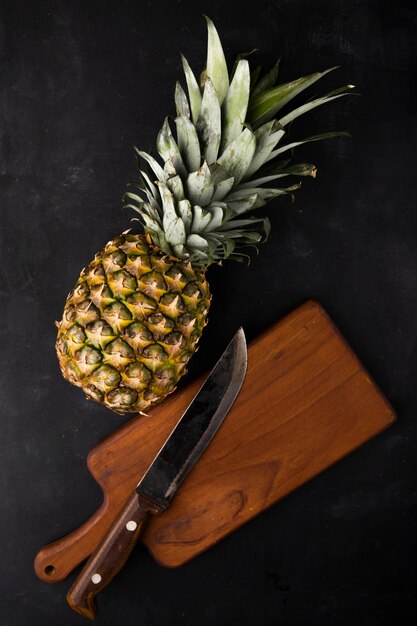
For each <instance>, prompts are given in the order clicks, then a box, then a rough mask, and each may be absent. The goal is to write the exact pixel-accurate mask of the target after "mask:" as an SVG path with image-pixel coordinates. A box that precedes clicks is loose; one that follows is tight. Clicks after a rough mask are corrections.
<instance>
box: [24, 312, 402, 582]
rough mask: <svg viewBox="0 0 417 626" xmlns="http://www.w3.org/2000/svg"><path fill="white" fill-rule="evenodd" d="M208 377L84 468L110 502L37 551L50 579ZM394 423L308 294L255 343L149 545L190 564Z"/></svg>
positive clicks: (149, 532)
mask: <svg viewBox="0 0 417 626" xmlns="http://www.w3.org/2000/svg"><path fill="white" fill-rule="evenodd" d="M200 384H201V380H196V381H194V383H192V384H191V385H189V386H188V387H187V388H185V389H184V390H182V391H180V392H178V393H176V394H175V395H174V396H172V397H171V398H170V399H168V400H166V401H165V402H164V403H163V404H162V405H161V406H159V407H156V408H155V409H154V410H153V411H152V414H151V415H150V416H149V417H138V418H134V419H133V420H132V421H131V422H129V423H128V424H127V425H126V426H124V427H123V428H121V429H120V430H119V431H117V432H116V433H114V434H113V435H111V436H110V437H109V438H107V439H106V440H105V441H103V442H102V443H101V444H99V445H98V446H97V447H96V448H95V449H94V450H93V451H92V452H91V453H90V455H89V457H88V468H89V470H90V472H91V473H92V475H93V476H94V477H95V479H96V480H97V482H98V483H99V484H100V485H101V487H102V489H103V492H104V502H103V505H102V507H101V508H100V509H99V511H98V512H97V513H96V514H95V515H94V516H93V517H92V518H91V519H90V520H89V521H88V522H86V523H85V524H84V525H83V526H82V527H81V528H79V529H77V530H76V531H74V532H73V533H71V534H70V535H68V536H67V537H65V538H63V539H61V540H59V541H57V542H54V543H52V544H50V545H48V546H46V547H45V548H43V549H42V550H41V551H40V552H39V553H38V555H37V557H36V560H35V570H36V573H37V575H38V576H39V577H40V578H41V579H42V580H45V581H47V582H57V581H59V580H62V579H63V578H65V576H66V575H67V574H68V573H69V572H70V571H71V570H72V569H73V568H74V567H76V565H78V564H79V563H80V562H81V561H82V560H84V559H85V558H87V557H88V556H89V555H90V554H91V552H93V551H94V550H95V549H96V547H97V545H98V544H99V542H100V540H101V539H102V537H103V534H104V533H105V532H106V531H107V530H108V529H109V527H110V526H111V524H112V522H113V520H114V519H115V517H116V515H117V513H118V511H119V510H120V509H121V507H122V506H123V504H124V503H125V502H126V500H127V499H128V498H129V496H130V494H131V491H132V490H133V489H134V487H135V485H136V483H137V482H138V480H139V479H140V477H141V476H142V475H143V473H144V472H145V470H146V469H147V467H148V465H149V464H150V463H151V461H152V459H153V458H154V456H155V454H156V453H157V451H158V450H159V448H160V447H161V445H162V443H163V442H164V441H165V439H166V437H167V436H168V434H169V432H170V431H171V429H172V428H173V426H174V425H175V423H176V422H177V421H178V419H179V418H180V416H181V414H182V412H183V410H184V408H185V407H186V406H187V405H188V403H189V402H190V401H191V399H192V397H193V396H194V394H195V393H196V391H197V389H198V387H199V385H200ZM394 419H395V415H394V412H393V410H392V408H391V406H390V405H389V403H388V402H387V400H386V399H385V398H384V396H383V395H382V393H381V392H380V390H379V389H378V388H377V387H376V385H375V383H374V382H373V381H372V379H371V378H370V376H369V374H368V373H367V372H366V371H365V370H364V368H363V367H362V365H361V364H360V362H359V361H358V359H357V358H356V356H355V355H354V353H353V352H352V350H351V349H350V348H349V346H348V344H347V343H346V341H345V340H344V339H343V337H342V336H341V335H340V333H339V331H338V330H337V329H336V327H335V326H334V324H333V323H332V321H331V320H330V319H329V317H328V316H327V314H326V313H325V312H324V310H323V309H322V308H321V307H320V305H318V304H317V303H316V302H313V301H309V302H307V303H306V304H304V305H303V306H301V307H299V308H298V309H296V310H295V311H293V312H292V313H291V314H289V315H288V316H286V317H285V318H284V319H282V320H281V321H279V322H278V323H276V324H275V325H274V326H273V327H272V328H270V329H269V330H267V331H266V332H265V333H263V334H262V335H261V336H260V337H258V338H256V339H255V340H254V341H252V342H251V344H250V346H249V356H248V372H247V376H246V379H245V382H244V384H243V387H242V390H241V393H240V394H239V396H238V398H237V400H236V402H235V404H234V406H233V407H232V409H231V411H230V413H229V415H228V416H227V418H226V420H225V422H224V424H223V425H222V427H221V428H220V430H219V432H218V433H217V435H216V437H215V439H214V440H213V442H212V444H211V445H210V447H209V448H208V450H207V451H206V452H205V453H204V455H203V457H202V458H201V460H200V461H199V463H198V464H197V465H196V467H195V468H194V469H193V471H192V472H191V474H190V475H189V477H188V478H187V479H186V481H185V482H184V485H183V486H182V488H181V489H180V490H179V492H178V494H177V496H176V498H175V500H174V501H173V503H172V505H171V506H170V508H169V509H168V510H167V511H166V512H165V513H164V514H163V515H162V516H160V517H158V518H155V519H152V522H151V523H150V524H149V525H148V527H147V529H146V531H145V534H144V535H143V537H142V540H143V541H144V543H145V544H146V546H147V547H148V549H149V550H150V552H151V554H152V555H153V556H154V558H155V559H156V560H157V561H158V562H159V563H160V564H161V565H165V566H169V567H176V566H179V565H182V564H183V563H185V562H187V561H189V560H190V559H192V558H193V557H195V556H196V555H197V554H200V553H201V552H202V551H203V550H206V549H207V548H209V547H210V546H212V545H213V544H214V543H216V542H217V541H219V540H220V539H222V538H223V537H224V536H225V535H227V534H229V533H230V532H232V531H233V530H235V529H236V528H238V527H239V526H241V525H242V524H244V523H245V522H247V521H249V520H250V519H251V518H253V517H254V516H255V515H258V514H259V513H261V512H262V511H264V510H265V509H266V508H268V507H269V506H271V505H272V504H274V503H276V502H277V501H278V500H280V499H281V498H283V497H284V496H285V495H287V494H288V493H290V492H291V491H293V490H294V489H296V488H297V487H299V486H301V485H302V484H303V483H305V482H306V481H308V480H310V479H311V478H313V477H314V476H316V475H317V474H318V473H320V472H322V471H323V470H324V469H326V468H328V467H329V466H330V465H332V464H333V463H335V462H336V461H338V460H339V459H341V458H342V457H344V456H345V455H347V454H348V453H349V452H351V451H352V450H354V449H355V448H357V447H358V446H360V445H361V444H363V443H364V442H366V441H367V440H369V439H370V438H371V437H373V436H374V435H376V434H377V433H379V432H381V431H382V430H384V429H385V428H386V427H387V426H389V425H390V424H391V423H392V421H393V420H394Z"/></svg>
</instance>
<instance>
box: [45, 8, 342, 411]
mask: <svg viewBox="0 0 417 626" xmlns="http://www.w3.org/2000/svg"><path fill="white" fill-rule="evenodd" d="M206 19H207V26H208V46H207V63H206V68H205V70H204V71H203V73H202V74H201V79H200V84H199V83H198V82H197V79H196V77H195V75H194V73H193V72H192V70H191V68H190V66H189V64H188V62H187V60H186V59H185V58H184V57H183V59H182V62H183V68H184V73H185V79H186V84H187V91H188V95H187V94H186V93H185V91H184V90H183V88H182V87H181V85H180V83H177V85H176V89H175V106H176V117H175V118H174V120H173V123H172V122H171V121H170V120H169V118H166V120H165V121H164V123H163V126H162V128H161V130H160V132H159V134H158V138H157V150H158V153H159V155H160V157H161V159H162V161H161V162H159V161H157V160H156V159H155V158H153V157H152V156H151V155H149V154H147V153H145V152H142V151H139V150H137V149H135V150H136V155H137V159H138V164H139V182H138V183H135V184H134V185H131V186H130V188H129V191H128V192H127V193H126V194H125V196H124V199H125V206H127V207H129V208H131V209H133V210H134V211H136V212H137V213H138V214H139V220H140V221H141V223H142V225H143V230H144V233H143V234H132V233H131V232H130V231H126V232H125V233H123V234H122V235H120V236H118V237H116V238H115V239H113V240H112V241H110V242H109V243H108V244H107V245H106V246H105V247H104V249H103V250H102V251H101V252H99V253H98V254H97V255H96V257H95V258H94V260H93V261H92V262H91V263H90V265H89V266H88V267H87V268H85V269H83V271H82V272H81V275H80V277H79V279H78V281H77V283H76V286H75V288H74V290H73V291H72V292H71V293H70V294H69V295H68V298H67V302H66V305H65V308H64V312H63V317H62V320H61V322H59V323H57V326H58V337H57V342H56V349H57V355H58V359H59V363H60V367H61V371H62V374H63V376H64V377H65V378H66V379H67V380H68V381H69V382H71V383H73V384H74V385H77V386H78V387H81V388H82V389H83V391H84V392H85V394H86V395H87V397H89V398H93V399H94V400H96V401H98V402H100V403H102V404H104V405H105V406H107V407H108V408H110V409H112V410H113V411H116V412H118V413H124V412H144V411H147V410H148V409H149V408H150V407H151V406H153V405H154V404H156V403H157V402H160V401H161V400H163V399H164V398H165V397H166V396H167V394H169V393H171V392H172V391H173V390H174V389H175V386H176V384H177V382H178V380H179V379H180V377H181V376H182V375H184V374H185V372H186V366H187V363H188V361H189V359H190V358H191V356H192V355H193V354H194V352H195V351H196V348H197V343H198V340H199V339H200V336H201V333H202V331H203V328H204V326H205V325H206V324H207V315H208V311H209V308H210V300H211V296H210V290H209V286H208V283H207V280H206V276H205V274H206V270H207V268H208V267H209V266H210V265H211V264H212V263H218V264H221V263H222V261H223V260H224V259H232V260H236V261H242V260H244V259H245V258H247V256H248V255H247V248H249V247H256V246H257V245H258V244H259V243H260V242H262V241H264V240H265V239H266V238H267V236H268V233H269V221H268V218H267V217H263V216H261V217H259V216H257V215H256V214H255V211H256V209H258V208H260V207H262V206H264V205H265V204H266V203H267V202H269V201H270V200H272V199H273V198H277V197H278V196H285V195H290V196H292V192H293V191H295V190H296V189H298V188H299V186H300V184H301V183H300V182H296V183H295V184H292V185H289V186H286V187H285V186H284V187H277V186H276V184H278V181H279V180H280V179H283V178H285V177H288V176H295V177H302V176H312V177H314V176H315V175H316V167H315V166H314V165H312V164H310V163H298V164H293V163H292V162H291V159H288V158H286V157H287V155H288V154H289V153H290V154H291V151H292V150H293V148H295V147H297V146H299V145H301V144H304V143H307V142H313V141H318V140H321V139H325V138H329V137H335V136H340V135H346V134H347V133H337V132H327V133H322V134H320V135H315V136H312V137H308V138H306V139H302V140H297V141H293V140H288V139H287V135H288V127H289V125H290V123H291V122H292V121H293V120H295V119H296V118H297V117H299V116H300V115H303V114H304V113H306V112H308V111H310V110H312V109H314V108H315V107H319V106H321V105H322V104H325V103H327V102H330V101H332V100H335V99H337V98H340V97H342V96H344V95H346V94H347V93H349V90H350V89H352V87H353V86H352V85H347V86H345V87H342V88H340V89H337V90H336V91H333V92H331V93H328V94H326V95H324V96H321V97H317V98H314V99H310V100H309V101H307V102H305V103H304V104H300V105H298V106H297V107H296V108H293V109H292V110H289V111H287V112H285V113H284V114H281V109H282V108H283V107H284V106H285V105H286V104H288V103H289V102H290V101H291V100H292V99H293V98H294V97H295V96H297V95H298V94H299V93H301V92H302V91H303V90H304V89H306V88H307V87H309V86H310V85H312V84H313V83H315V82H316V81H317V80H319V79H320V78H322V77H323V76H324V75H325V74H327V73H328V72H330V71H331V70H332V69H335V68H331V69H329V70H326V71H324V72H317V73H314V74H311V75H309V76H305V77H303V78H299V79H297V80H294V81H292V82H289V83H285V84H279V85H276V81H277V76H278V69H279V62H278V63H277V64H276V65H275V67H274V68H273V69H272V70H270V71H269V72H268V73H267V74H265V75H264V76H262V77H261V76H260V75H261V69H260V68H256V69H255V70H254V71H253V72H252V74H251V73H250V70H249V63H248V60H247V58H245V57H246V56H247V55H241V56H240V57H239V58H238V59H237V61H236V63H235V65H234V68H233V70H232V72H231V74H230V76H229V72H228V69H227V65H226V60H225V57H224V53H223V49H222V45H221V42H220V39H219V36H218V33H217V30H216V28H215V26H214V24H213V23H212V21H211V20H210V19H208V18H206ZM278 114H279V115H278ZM172 126H174V127H175V131H176V132H175V134H174V133H173V131H172ZM142 164H145V167H143V165H142ZM273 181H277V182H275V183H274V185H273V186H271V183H273ZM136 219H138V218H136Z"/></svg>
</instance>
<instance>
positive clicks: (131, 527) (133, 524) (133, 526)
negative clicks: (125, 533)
mask: <svg viewBox="0 0 417 626" xmlns="http://www.w3.org/2000/svg"><path fill="white" fill-rule="evenodd" d="M137 527H138V525H137V524H136V522H134V521H133V520H130V522H128V523H127V524H126V528H127V530H130V531H131V532H132V531H134V530H136V528H137Z"/></svg>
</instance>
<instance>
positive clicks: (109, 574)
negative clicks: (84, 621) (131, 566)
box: [67, 491, 162, 619]
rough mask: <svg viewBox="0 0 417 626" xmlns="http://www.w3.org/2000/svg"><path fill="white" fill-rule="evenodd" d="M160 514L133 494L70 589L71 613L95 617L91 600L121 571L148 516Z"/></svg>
mask: <svg viewBox="0 0 417 626" xmlns="http://www.w3.org/2000/svg"><path fill="white" fill-rule="evenodd" d="M161 512H162V511H161V509H159V508H158V507H157V506H156V505H155V504H153V502H151V501H150V500H148V499H147V498H145V497H143V496H141V495H139V494H138V493H136V491H135V492H134V494H133V495H132V497H131V498H130V500H129V501H128V503H127V504H126V506H125V507H124V508H123V509H122V511H121V513H120V515H119V516H118V517H117V519H116V520H115V522H114V524H113V526H112V527H111V528H110V530H109V532H108V533H107V535H106V536H105V537H104V539H103V541H102V542H101V544H100V545H99V547H98V548H97V550H96V551H95V552H94V553H93V554H92V555H91V557H90V558H89V559H88V561H87V563H86V564H85V566H84V568H83V570H82V572H81V574H80V575H79V576H78V578H77V579H76V581H75V583H74V584H73V585H72V587H71V589H70V590H69V592H68V594H67V601H68V604H69V605H70V607H71V608H72V609H73V610H74V611H76V612H77V613H80V615H83V616H84V617H87V618H88V619H94V618H95V617H96V615H97V606H96V603H95V601H94V597H95V596H96V595H97V594H98V593H99V592H100V591H101V590H102V589H104V587H107V585H108V584H109V583H110V581H111V580H112V579H113V578H114V577H115V576H116V574H117V573H118V572H119V571H120V570H121V569H122V567H123V565H124V564H125V563H126V561H127V559H128V557H129V555H130V553H131V551H132V550H133V548H134V546H135V544H136V542H137V540H138V539H139V537H140V535H141V534H142V532H143V530H144V528H145V526H146V523H147V521H148V519H149V515H150V514H153V515H155V514H157V513H161Z"/></svg>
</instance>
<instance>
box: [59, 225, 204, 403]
mask: <svg viewBox="0 0 417 626" xmlns="http://www.w3.org/2000/svg"><path fill="white" fill-rule="evenodd" d="M209 307H210V292H209V287H208V283H207V281H206V279H205V275H204V272H203V271H201V270H199V269H196V268H193V267H192V266H191V264H190V263H182V262H180V261H178V260H177V259H174V258H173V257H171V256H169V255H167V254H166V253H164V252H163V251H161V250H159V249H157V248H155V246H154V245H153V244H152V242H151V241H150V240H149V238H148V239H147V238H146V237H145V236H144V235H132V234H129V233H125V234H123V235H121V236H120V237H117V238H116V239H113V240H112V241H110V242H109V243H108V244H107V245H106V246H105V248H104V249H103V250H102V251H101V252H100V253H99V254H97V255H96V257H95V258H94V260H93V261H92V262H91V263H90V265H89V266H88V267H87V268H86V269H84V270H83V271H82V273H81V275H80V278H79V279H78V281H77V284H76V286H75V288H74V290H73V291H72V292H71V293H70V294H69V295H68V298H67V302H66V305H65V309H64V313H63V317H62V321H61V322H60V323H59V324H58V337H57V342H56V349H57V354H58V359H59V363H60V367H61V371H62V374H63V376H64V378H66V379H67V380H68V381H69V382H71V383H73V384H74V385H76V386H78V387H81V388H82V389H83V391H84V392H85V394H86V395H87V397H89V398H92V399H94V400H96V401H97V402H100V403H102V404H105V405H106V406H107V407H108V408H110V409H112V410H113V411H116V412H119V413H124V412H137V411H141V412H144V411H146V410H148V409H149V408H150V407H151V406H153V405H154V404H156V403H157V402H160V401H161V400H163V399H164V398H165V397H166V396H167V395H168V394H169V393H171V392H172V391H173V390H174V389H175V386H176V384H177V382H178V380H179V378H180V377H181V376H182V375H183V374H184V373H185V372H186V366H187V363H188V361H189V359H190V357H191V356H192V354H193V353H194V352H195V350H196V347H197V342H198V340H199V338H200V336H201V333H202V330H203V328H204V326H205V325H206V323H207V314H208V310H209Z"/></svg>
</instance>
